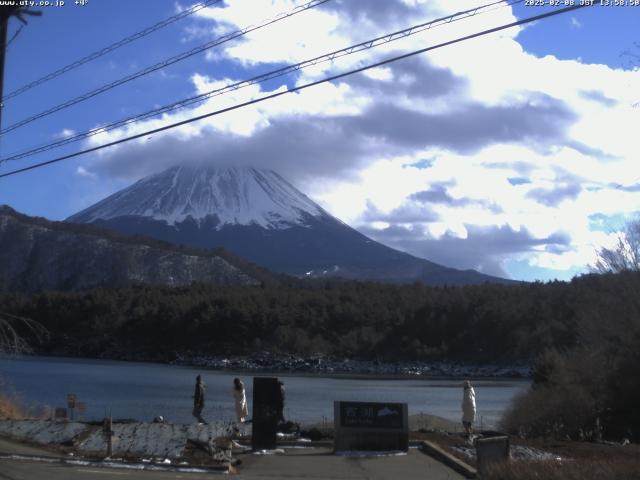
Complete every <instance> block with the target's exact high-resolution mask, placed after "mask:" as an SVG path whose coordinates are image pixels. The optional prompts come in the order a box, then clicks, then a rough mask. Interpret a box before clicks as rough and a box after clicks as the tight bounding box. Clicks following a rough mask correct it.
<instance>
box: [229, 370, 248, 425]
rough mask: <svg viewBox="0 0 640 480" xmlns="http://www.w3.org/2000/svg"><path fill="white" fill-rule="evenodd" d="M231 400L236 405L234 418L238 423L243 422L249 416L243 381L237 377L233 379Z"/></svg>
mask: <svg viewBox="0 0 640 480" xmlns="http://www.w3.org/2000/svg"><path fill="white" fill-rule="evenodd" d="M233 401H234V404H235V407H236V419H237V420H238V422H239V423H244V421H245V419H246V418H247V417H248V416H249V410H248V409H247V396H246V394H245V391H244V383H242V382H241V381H240V379H239V378H234V379H233Z"/></svg>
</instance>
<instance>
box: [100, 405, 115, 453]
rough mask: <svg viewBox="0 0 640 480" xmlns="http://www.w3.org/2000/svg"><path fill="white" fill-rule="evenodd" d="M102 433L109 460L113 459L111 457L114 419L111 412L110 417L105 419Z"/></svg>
mask: <svg viewBox="0 0 640 480" xmlns="http://www.w3.org/2000/svg"><path fill="white" fill-rule="evenodd" d="M102 432H103V434H104V436H105V440H106V444H107V458H111V455H112V454H113V438H112V437H113V418H112V417H111V412H109V416H108V417H107V416H105V417H104V422H103V425H102Z"/></svg>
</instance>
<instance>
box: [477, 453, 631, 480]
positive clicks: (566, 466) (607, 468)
mask: <svg viewBox="0 0 640 480" xmlns="http://www.w3.org/2000/svg"><path fill="white" fill-rule="evenodd" d="M486 478H487V479H488V480H592V479H593V480H596V479H597V480H639V479H640V459H638V458H635V459H624V460H623V459H616V460H606V459H602V460H580V461H562V462H559V461H517V462H510V463H508V464H505V465H501V466H496V467H493V468H492V469H491V471H490V472H489V475H488V476H486Z"/></svg>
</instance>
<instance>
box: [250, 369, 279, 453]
mask: <svg viewBox="0 0 640 480" xmlns="http://www.w3.org/2000/svg"><path fill="white" fill-rule="evenodd" d="M279 402H280V385H279V384H278V379H277V378H275V377H254V378H253V426H252V432H253V433H252V435H251V448H253V449H254V450H273V449H275V448H276V429H277V427H278V404H279Z"/></svg>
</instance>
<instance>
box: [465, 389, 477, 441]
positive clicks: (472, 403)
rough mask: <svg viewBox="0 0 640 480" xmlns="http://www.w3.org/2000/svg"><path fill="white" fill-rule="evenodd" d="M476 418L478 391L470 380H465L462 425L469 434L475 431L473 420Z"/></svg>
mask: <svg viewBox="0 0 640 480" xmlns="http://www.w3.org/2000/svg"><path fill="white" fill-rule="evenodd" d="M475 419H476V392H475V390H474V389H473V387H472V386H471V382H470V381H469V380H465V382H464V394H463V396H462V426H463V427H464V431H465V433H466V434H467V435H471V433H472V432H473V422H474V420H475Z"/></svg>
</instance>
